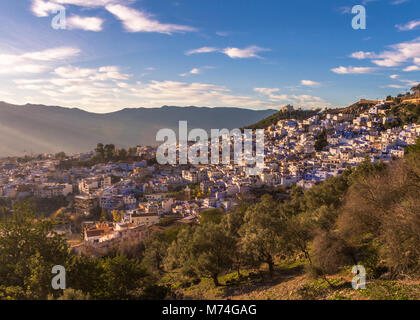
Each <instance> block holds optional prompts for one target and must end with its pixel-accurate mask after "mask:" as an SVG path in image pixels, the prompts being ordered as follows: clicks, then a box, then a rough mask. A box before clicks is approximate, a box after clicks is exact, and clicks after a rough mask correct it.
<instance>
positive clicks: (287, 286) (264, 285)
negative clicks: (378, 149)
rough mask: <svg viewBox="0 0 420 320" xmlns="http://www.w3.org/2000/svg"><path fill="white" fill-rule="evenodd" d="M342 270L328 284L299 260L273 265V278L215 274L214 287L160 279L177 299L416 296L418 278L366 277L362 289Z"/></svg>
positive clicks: (254, 273) (419, 294)
mask: <svg viewBox="0 0 420 320" xmlns="http://www.w3.org/2000/svg"><path fill="white" fill-rule="evenodd" d="M350 271H351V270H350V269H348V270H344V271H342V272H340V273H338V274H335V275H331V276H328V279H329V281H330V282H331V283H332V284H333V285H334V288H331V287H330V285H329V284H328V283H327V282H326V281H325V280H323V279H322V278H318V279H315V278H312V277H310V276H309V275H308V274H307V273H305V271H304V263H303V262H299V261H297V262H289V263H283V264H281V265H278V266H277V267H276V272H275V275H274V277H273V279H270V278H269V276H268V272H267V270H265V269H260V270H242V271H241V273H242V278H241V279H239V278H238V275H237V273H231V274H227V275H224V276H221V277H219V281H220V283H221V284H222V286H220V287H215V286H214V284H213V282H212V280H210V279H206V278H202V279H201V282H200V283H198V284H191V283H186V282H182V281H181V280H180V279H181V278H180V276H179V275H178V274H177V273H169V274H167V275H166V276H165V277H164V278H163V279H162V282H163V283H165V284H170V285H171V286H172V288H173V289H174V290H175V292H176V293H177V296H178V297H179V298H181V299H193V300H194V299H200V300H213V299H214V300H225V299H231V300H350V299H351V300H419V299H420V281H419V280H416V281H409V280H400V281H391V280H369V279H368V280H367V283H366V289H365V290H354V289H353V288H352V285H351V281H352V278H353V276H354V275H353V274H352V273H351V272H350Z"/></svg>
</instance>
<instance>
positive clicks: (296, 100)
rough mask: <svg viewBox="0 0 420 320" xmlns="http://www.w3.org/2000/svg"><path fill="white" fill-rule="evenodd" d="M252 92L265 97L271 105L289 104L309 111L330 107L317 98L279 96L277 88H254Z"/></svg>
mask: <svg viewBox="0 0 420 320" xmlns="http://www.w3.org/2000/svg"><path fill="white" fill-rule="evenodd" d="M254 91H255V92H258V93H260V94H262V95H266V96H267V97H268V99H269V101H270V102H271V103H290V104H294V105H299V106H302V107H305V108H311V109H314V108H322V107H326V106H331V104H330V103H328V102H326V101H324V100H323V99H322V98H320V97H317V96H311V95H307V94H301V95H296V94H293V95H288V94H279V92H280V89H278V88H254Z"/></svg>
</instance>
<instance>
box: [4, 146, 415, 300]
mask: <svg viewBox="0 0 420 320" xmlns="http://www.w3.org/2000/svg"><path fill="white" fill-rule="evenodd" d="M407 150H408V152H409V153H408V155H407V156H406V157H405V158H404V159H402V160H398V161H394V162H393V163H391V164H389V165H385V164H383V163H376V164H372V163H370V162H368V161H366V162H363V163H362V164H360V165H359V166H358V167H356V168H351V169H350V168H349V169H348V170H346V171H345V172H344V173H343V174H342V175H340V176H337V177H333V178H330V179H328V180H327V181H325V182H324V183H322V184H320V185H318V186H316V187H314V188H311V189H308V190H303V189H301V188H299V187H292V188H291V189H290V190H289V191H288V193H289V196H288V197H287V199H286V198H284V197H281V198H280V200H278V199H277V200H274V198H273V197H272V196H271V195H270V194H266V195H263V196H261V197H260V198H259V199H257V201H255V200H252V201H251V202H246V201H244V202H243V203H242V204H241V205H240V206H239V207H237V208H236V209H235V210H232V211H230V212H228V213H227V214H221V213H220V212H218V211H209V212H205V214H203V217H202V219H200V222H201V223H200V224H199V225H196V226H184V227H169V228H168V229H167V230H166V231H162V232H161V231H155V232H153V233H152V234H151V235H150V237H148V238H147V239H146V240H145V241H144V243H143V245H142V246H140V247H139V246H138V244H137V245H134V244H131V245H130V244H126V246H125V247H124V248H116V250H115V251H114V252H112V253H110V254H109V255H108V256H106V257H103V258H94V259H92V258H87V257H78V256H74V255H73V254H71V253H69V250H68V247H67V244H66V241H65V240H64V238H63V237H62V236H60V235H58V234H56V233H54V232H53V230H54V223H55V221H54V220H53V218H40V216H39V215H36V214H35V212H34V211H33V207H31V206H30V205H28V204H27V203H25V202H23V203H17V204H15V205H14V208H13V210H12V211H11V212H8V213H6V214H4V215H3V217H2V220H1V222H0V279H1V285H0V298H1V299H47V298H49V299H162V298H165V297H166V298H177V299H184V298H189V299H226V298H236V299H419V298H420V281H419V279H420V278H419V276H420V259H419V257H420V238H419V234H420V217H419V212H420V151H419V150H420V142H418V143H417V145H415V146H412V147H410V148H408V149H407ZM47 235H48V237H47ZM46 239H47V240H46ZM54 265H63V266H66V271H67V277H68V278H67V286H68V289H66V290H64V291H60V290H59V291H54V290H52V288H51V285H50V284H51V268H52V266H54ZM354 265H363V266H364V267H365V269H366V272H367V289H366V290H358V291H356V290H353V289H352V288H351V279H352V277H353V276H354V275H353V274H352V273H351V269H352V266H354Z"/></svg>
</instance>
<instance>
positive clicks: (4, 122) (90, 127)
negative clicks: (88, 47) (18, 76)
mask: <svg viewBox="0 0 420 320" xmlns="http://www.w3.org/2000/svg"><path fill="white" fill-rule="evenodd" d="M275 112H276V110H258V111H255V110H249V109H241V108H208V107H193V106H191V107H172V106H163V107H161V108H130V109H129V108H126V109H122V110H120V111H117V112H112V113H106V114H97V113H91V112H87V111H83V110H81V109H78V108H63V107H58V106H45V105H35V104H26V105H13V104H9V103H6V102H0V156H1V157H5V156H17V155H23V154H24V152H26V153H28V154H29V153H55V152H60V151H64V152H67V153H76V152H86V151H89V150H93V148H94V147H95V146H96V144H97V143H98V142H102V143H113V144H115V145H116V146H117V147H120V148H121V147H124V148H127V147H130V146H136V145H157V144H158V143H157V142H156V133H157V131H159V130H160V129H162V128H170V129H173V130H175V132H178V121H181V120H186V121H188V128H189V129H193V128H202V129H205V130H210V129H223V128H227V129H233V128H241V127H244V126H247V125H251V124H253V123H255V122H258V121H259V120H261V119H264V118H266V117H268V116H270V115H272V114H273V113H275Z"/></svg>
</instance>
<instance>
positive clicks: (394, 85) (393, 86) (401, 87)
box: [387, 84, 405, 89]
mask: <svg viewBox="0 0 420 320" xmlns="http://www.w3.org/2000/svg"><path fill="white" fill-rule="evenodd" d="M387 87H388V88H394V89H404V88H405V87H404V86H402V85H400V84H390V85H388V86H387Z"/></svg>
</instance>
